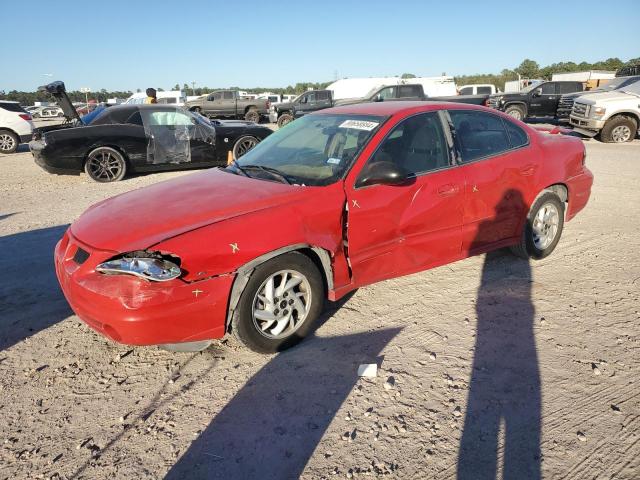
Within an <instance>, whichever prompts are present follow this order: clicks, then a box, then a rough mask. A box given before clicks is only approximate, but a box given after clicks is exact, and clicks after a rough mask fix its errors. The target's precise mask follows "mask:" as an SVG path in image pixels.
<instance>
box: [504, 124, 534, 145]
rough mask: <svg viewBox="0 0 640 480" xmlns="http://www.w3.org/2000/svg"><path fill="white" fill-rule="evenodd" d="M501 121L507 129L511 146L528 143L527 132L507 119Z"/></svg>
mask: <svg viewBox="0 0 640 480" xmlns="http://www.w3.org/2000/svg"><path fill="white" fill-rule="evenodd" d="M503 122H504V125H505V127H506V129H507V133H508V134H509V144H510V145H511V148H518V147H522V146H524V145H527V144H528V143H529V137H528V136H527V132H525V131H524V130H523V129H522V128H520V127H519V126H518V125H516V124H515V123H513V122H510V121H509V120H505V119H503Z"/></svg>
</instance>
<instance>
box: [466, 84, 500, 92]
mask: <svg viewBox="0 0 640 480" xmlns="http://www.w3.org/2000/svg"><path fill="white" fill-rule="evenodd" d="M458 93H459V94H460V95H483V94H488V95H493V94H495V93H498V90H497V89H496V86H495V85H492V84H491V83H477V84H473V85H460V86H459V87H458Z"/></svg>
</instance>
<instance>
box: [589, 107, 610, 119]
mask: <svg viewBox="0 0 640 480" xmlns="http://www.w3.org/2000/svg"><path fill="white" fill-rule="evenodd" d="M591 111H592V112H593V116H594V117H602V116H603V115H604V114H605V112H606V111H607V109H606V108H604V107H595V108H592V109H591Z"/></svg>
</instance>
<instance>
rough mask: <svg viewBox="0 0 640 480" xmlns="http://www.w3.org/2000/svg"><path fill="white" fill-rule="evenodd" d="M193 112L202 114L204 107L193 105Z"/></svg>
mask: <svg viewBox="0 0 640 480" xmlns="http://www.w3.org/2000/svg"><path fill="white" fill-rule="evenodd" d="M191 111H192V112H196V113H199V114H200V115H202V109H201V108H200V107H193V108H192V109H191Z"/></svg>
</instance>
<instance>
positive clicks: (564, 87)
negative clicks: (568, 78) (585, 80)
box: [558, 83, 582, 93]
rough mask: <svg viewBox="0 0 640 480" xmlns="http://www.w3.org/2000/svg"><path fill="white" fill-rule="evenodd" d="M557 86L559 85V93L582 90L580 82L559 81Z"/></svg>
mask: <svg viewBox="0 0 640 480" xmlns="http://www.w3.org/2000/svg"><path fill="white" fill-rule="evenodd" d="M558 86H559V87H560V93H573V92H580V91H581V90H582V88H581V84H577V83H560V84H558Z"/></svg>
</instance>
